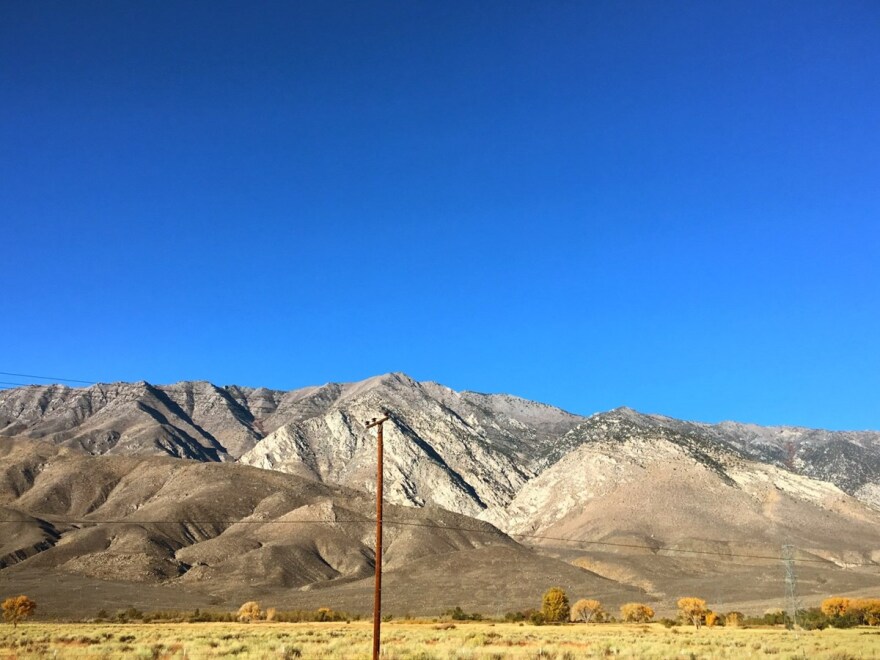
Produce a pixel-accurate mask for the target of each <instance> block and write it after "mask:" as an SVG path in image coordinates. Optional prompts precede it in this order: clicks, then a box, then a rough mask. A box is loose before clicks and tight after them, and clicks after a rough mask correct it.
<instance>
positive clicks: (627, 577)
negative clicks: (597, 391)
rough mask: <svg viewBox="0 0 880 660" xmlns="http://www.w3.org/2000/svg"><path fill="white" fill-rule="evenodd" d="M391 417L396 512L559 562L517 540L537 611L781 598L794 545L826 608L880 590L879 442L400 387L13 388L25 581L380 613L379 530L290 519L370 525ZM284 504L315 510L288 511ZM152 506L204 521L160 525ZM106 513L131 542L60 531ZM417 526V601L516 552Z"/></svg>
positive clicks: (14, 503) (402, 554) (0, 425)
mask: <svg viewBox="0 0 880 660" xmlns="http://www.w3.org/2000/svg"><path fill="white" fill-rule="evenodd" d="M381 411H387V413H388V415H389V416H390V421H389V422H388V423H387V424H386V425H385V450H386V453H385V470H386V491H385V492H386V497H387V499H388V501H389V502H391V503H393V504H398V505H406V506H404V507H402V508H398V509H395V513H394V515H396V516H400V517H401V518H402V519H407V516H410V517H411V518H410V519H411V520H413V521H418V520H422V518H421V517H423V516H429V518H430V519H431V520H433V519H434V517H436V516H440V515H442V516H453V515H459V516H462V517H461V518H458V519H455V520H457V523H456V525H457V526H463V527H466V528H467V529H471V528H470V527H468V525H472V524H476V525H485V524H486V522H488V523H491V524H492V525H495V526H497V527H498V528H499V529H501V530H503V531H504V532H506V533H508V534H512V535H514V538H515V539H517V540H519V541H520V542H521V543H523V544H526V545H529V546H532V547H534V548H536V549H537V550H538V552H537V554H536V553H533V552H532V551H531V550H527V549H526V548H523V547H522V546H521V545H518V544H516V543H513V542H512V541H511V540H510V539H506V543H507V544H506V545H505V544H504V543H503V542H502V543H501V546H503V552H504V553H507V555H508V557H507V560H504V561H509V562H512V565H513V564H515V565H516V566H517V567H518V568H517V570H518V571H519V574H521V575H522V576H531V577H530V579H531V580H532V581H531V582H528V581H525V578H523V581H520V582H521V584H519V586H520V587H522V589H524V590H525V591H528V592H529V593H531V592H536V593H539V592H540V589H541V588H542V587H544V586H546V579H547V575H550V574H554V573H553V571H556V573H555V574H557V575H559V576H560V578H559V581H560V583H563V582H564V581H567V582H566V584H571V585H575V584H583V583H584V580H585V579H587V578H589V579H591V580H596V579H599V576H601V577H603V578H605V579H606V580H607V582H606V583H602V584H605V585H606V586H607V585H608V584H613V585H614V588H615V589H617V590H618V591H620V590H623V591H620V593H629V594H630V595H632V593H633V592H632V591H629V592H627V591H626V590H633V589H634V590H636V591H637V592H639V593H642V596H644V597H651V598H654V599H658V600H661V601H662V599H664V598H672V597H673V596H674V594H675V593H676V590H679V589H680V588H681V585H682V584H693V585H694V587H695V588H697V587H700V585H701V584H703V582H701V580H704V581H705V583H707V584H708V583H711V584H713V585H725V584H726V585H728V586H727V587H725V588H727V589H728V590H729V593H730V595H731V597H732V596H733V595H736V594H738V595H739V597H740V598H742V599H745V600H748V599H760V598H762V597H764V595H766V593H774V591H773V590H774V589H775V588H776V587H773V586H772V585H773V584H775V582H776V581H778V575H776V573H774V571H775V570H776V568H775V567H773V566H772V564H775V561H774V560H773V558H774V557H776V556H778V554H779V549H780V546H781V545H782V544H789V543H790V544H794V545H795V546H796V547H797V548H798V550H799V552H800V556H801V557H802V561H803V562H804V567H803V571H804V572H803V573H802V575H803V576H805V577H803V578H802V580H801V584H802V586H803V588H804V590H805V592H807V593H809V592H812V593H815V594H824V593H827V592H828V589H830V588H831V585H834V586H835V589H836V590H838V591H842V590H847V589H856V588H859V587H866V586H869V585H871V584H874V583H875V582H878V580H875V579H874V577H876V575H875V574H876V570H874V571H873V572H872V567H873V568H876V565H877V564H878V563H880V550H878V548H880V512H878V509H880V499H878V493H880V433H876V432H851V433H840V432H827V431H812V430H808V429H799V428H793V427H777V428H765V427H758V426H753V425H746V424H738V423H733V422H727V423H723V424H716V425H709V424H701V423H694V422H686V421H680V420H675V419H671V418H668V417H662V416H658V415H644V414H640V413H637V412H635V411H633V410H630V409H627V408H619V409H616V410H612V411H610V412H605V413H598V414H596V415H592V416H590V417H581V416H577V415H572V414H570V413H567V412H565V411H562V410H559V409H556V408H553V407H551V406H547V405H543V404H538V403H534V402H530V401H526V400H523V399H519V398H517V397H512V396H507V395H486V394H477V393H473V392H455V391H453V390H451V389H449V388H447V387H444V386H442V385H439V384H436V383H430V382H425V383H419V382H416V381H413V380H412V379H410V378H408V377H407V376H405V375H403V374H387V375H385V376H379V377H376V378H371V379H368V380H366V381H362V382H359V383H347V384H337V383H330V384H327V385H324V386H320V387H308V388H304V389H300V390H294V391H291V392H279V391H273V390H267V389H252V388H244V387H236V386H230V387H217V386H214V385H212V384H210V383H204V382H184V383H178V384H175V385H167V386H155V385H150V384H148V383H131V384H124V383H118V384H113V385H94V386H92V387H89V388H82V389H71V388H67V387H62V386H30V387H23V388H18V389H13V390H6V391H2V392H0V441H2V442H4V443H6V444H4V445H3V446H5V447H6V448H7V449H6V450H5V452H6V454H5V456H3V457H2V460H0V489H5V490H2V491H0V492H3V493H5V495H4V496H3V497H5V499H3V500H2V502H3V503H4V504H3V505H4V506H6V512H5V515H6V516H7V518H6V522H4V523H3V524H4V525H5V526H6V530H7V532H8V535H7V536H4V543H3V546H2V547H0V553H2V559H0V565H5V566H7V567H8V568H6V569H4V575H6V576H7V577H9V578H12V577H14V576H16V575H18V576H19V578H21V579H24V578H25V577H26V576H27V575H33V574H34V573H33V571H34V570H37V569H39V570H42V568H43V567H46V568H49V567H52V568H51V569H52V570H58V571H63V572H64V574H65V575H67V576H68V578H67V579H70V578H69V576H71V575H75V576H79V577H78V579H81V580H92V579H100V580H103V581H104V582H106V581H108V580H117V579H118V580H122V582H120V584H123V583H125V584H130V583H131V581H132V580H141V581H142V583H144V584H147V583H150V584H152V583H156V584H166V583H175V584H178V583H179V584H187V585H189V584H190V583H193V584H196V583H198V584H202V582H203V581H204V583H205V584H211V585H221V586H220V587H216V589H219V591H216V590H215V593H221V592H222V593H231V592H232V590H234V589H235V588H236V587H235V585H239V586H240V585H241V584H250V585H252V586H254V587H255V588H256V587H259V588H261V589H270V588H271V586H270V585H271V584H277V585H284V586H285V587H288V588H290V587H292V588H296V589H302V588H308V589H311V588H313V587H314V585H319V584H321V585H331V586H330V587H328V588H329V589H331V590H332V591H333V593H334V594H335V597H336V598H338V599H342V600H343V601H344V602H350V603H352V604H353V605H352V606H357V607H360V606H361V605H363V603H364V602H366V601H365V599H367V598H368V589H366V588H365V587H364V585H363V584H361V582H362V581H363V580H364V576H365V575H366V574H368V573H369V572H370V570H371V568H370V566H371V564H370V561H371V559H370V554H369V547H370V545H369V542H368V536H369V533H370V532H369V528H368V526H367V527H364V528H363V529H362V530H360V531H359V532H358V533H357V534H355V535H354V536H352V531H351V528H348V527H345V528H340V529H334V528H333V527H332V526H330V527H328V526H326V525H325V524H324V523H321V524H320V525H317V524H306V523H302V525H304V526H301V527H297V526H292V522H290V521H287V522H279V521H282V519H284V517H285V516H286V515H288V514H290V512H291V511H295V512H296V515H297V516H304V517H315V518H322V517H330V518H332V517H333V516H340V517H344V516H348V515H351V513H352V511H354V512H355V513H357V515H362V516H366V517H369V512H370V510H371V505H370V502H371V498H370V493H371V492H373V491H374V488H375V485H374V484H375V474H374V470H375V436H374V432H369V433H368V432H366V431H365V429H364V422H365V421H366V420H368V419H370V418H372V417H375V416H377V415H378V414H380V412H381ZM3 438H5V440H4V439H3ZM52 452H56V453H52ZM163 456H164V458H162V457H163ZM170 457H176V458H187V459H192V460H188V461H179V460H175V459H174V458H170ZM62 459H63V460H62ZM193 461H196V462H195V463H194V462H193ZM61 465H63V466H66V467H63V468H62V467H58V466H61ZM71 466H75V469H74V468H73V467H71ZM247 466H251V467H247ZM253 468H263V469H262V470H255V469H253ZM56 470H58V471H59V472H57V475H58V476H57V477H56V476H53V475H56ZM134 475H137V478H135V476H134ZM154 475H159V476H154ZM242 475H247V478H246V479H245V478H244V476H242ZM243 479H245V481H246V482H247V484H248V485H243V484H244V481H242V480H243ZM53 484H56V485H53ZM57 484H63V486H59V485H57ZM250 484H256V485H255V486H253V488H256V490H253V489H252V488H251V485H250ZM154 486H155V489H154ZM273 489H275V490H277V489H281V490H282V491H284V492H288V493H291V492H293V493H298V495H296V496H293V495H276V496H274V498H275V499H273V496H272V495H271V493H272V492H274V491H273ZM285 489H286V490H285ZM132 493H135V494H136V495H135V494H132ZM304 493H307V494H308V496H305V495H304ZM276 500H277V501H276ZM216 502H223V503H224V505H227V504H228V503H232V505H233V506H232V509H231V511H232V512H233V517H234V518H235V520H237V521H239V522H237V523H236V524H230V525H225V524H224V525H221V526H219V527H217V526H208V527H202V526H200V525H198V524H197V523H196V521H198V520H214V519H215V518H216V516H219V515H220V512H219V511H218V510H217V509H216V508H215V503H216ZM273 502H275V504H273ZM276 504H277V506H276ZM212 507H214V508H212ZM444 510H445V511H446V512H449V513H442V511H444ZM152 511H161V512H163V514H162V515H171V516H172V517H173V518H174V519H175V520H182V521H189V522H188V523H186V524H183V523H181V524H179V525H177V526H176V527H175V526H171V527H168V526H163V525H156V524H152V523H150V524H147V523H149V516H150V514H151V512H152ZM93 512H94V513H95V515H96V516H97V515H98V514H99V513H100V515H103V516H113V517H121V519H122V520H123V521H124V522H125V523H126V524H128V522H129V520H130V521H131V522H132V526H131V527H125V526H122V527H104V528H101V526H98V525H95V526H92V525H82V526H79V527H77V528H76V529H74V527H73V526H70V525H68V526H67V527H64V526H63V525H61V522H60V521H61V520H62V518H63V516H64V515H76V516H86V517H88V516H89V515H92V513H93ZM206 512H208V513H206ZM264 513H265V514H266V515H267V516H268V517H267V518H265V519H263V518H256V519H255V518H254V516H261V515H263V514H264ZM291 515H292V514H291ZM138 516H147V517H146V518H144V517H140V518H139V517H138ZM236 516H237V517H236ZM464 516H467V517H464ZM245 518H247V521H246V522H242V521H243V520H244V519H245ZM474 519H478V520H474ZM444 520H445V519H444ZM450 520H451V519H450ZM53 521H54V522H53ZM479 521H486V522H479ZM120 524H121V523H120ZM298 524H299V523H298ZM294 529H295V530H296V534H295V535H296V537H297V539H298V540H296V541H295V542H293V541H291V540H290V532H291V531H293V530H294ZM418 529H419V528H418V527H415V528H414V529H411V530H408V533H407V534H403V533H402V532H401V536H400V539H398V540H397V541H396V542H395V543H394V544H393V549H392V548H389V555H388V556H387V557H386V559H387V561H388V562H389V564H390V565H391V566H392V567H394V568H395V570H397V571H398V573H397V576H398V577H397V578H396V579H399V580H400V585H401V588H402V589H403V591H402V592H401V593H404V592H407V591H408V589H405V588H404V586H405V585H410V586H412V588H413V589H415V591H413V593H428V592H430V591H431V590H432V589H435V590H436V589H437V588H438V587H436V585H442V584H448V580H447V579H446V578H445V577H444V576H442V575H440V574H439V573H438V572H437V571H438V570H439V569H438V567H439V566H442V565H444V564H445V563H448V562H449V561H452V560H451V559H450V558H451V557H459V555H458V554H457V553H459V552H464V549H463V548H462V547H460V545H457V544H459V543H464V545H465V546H467V547H468V548H470V549H471V550H475V549H479V552H478V553H476V554H474V555H473V557H477V556H479V557H482V559H480V561H477V560H473V561H471V560H470V559H469V560H468V562H470V563H468V564H467V566H468V568H465V565H464V564H461V574H462V575H464V574H465V573H467V574H468V575H470V577H471V579H473V580H476V581H479V579H486V580H489V579H490V577H488V576H489V575H490V574H491V572H492V571H495V570H497V566H499V565H501V564H503V563H504V561H503V560H501V559H499V556H500V555H499V554H498V553H499V552H502V551H501V550H497V551H496V550H494V549H490V550H486V549H484V548H482V547H479V548H478V545H479V544H478V543H477V540H476V539H474V538H470V537H468V536H467V534H466V535H465V537H464V539H458V538H454V537H448V536H445V535H442V534H441V535H440V536H425V535H423V534H419V533H417V530H418ZM114 530H115V531H114ZM310 530H311V531H310ZM358 534H360V536H358ZM404 537H405V538H407V539H408V540H407V541H403V540H402V539H403V538H404ZM438 550H439V554H438V552H437V551H438ZM468 552H470V550H468ZM450 553H452V554H450ZM755 556H757V557H763V559H753V558H754V557H755ZM768 558H770V560H771V561H770V563H769V564H768V562H767V559H768ZM484 560H485V562H488V563H480V562H481V561H484ZM560 560H561V561H560ZM455 561H457V560H455ZM547 562H549V563H547ZM554 562H555V563H554ZM719 562H721V563H720V564H719ZM19 564H20V565H19ZM493 565H494V566H496V569H486V570H489V571H490V572H489V573H485V572H482V571H484V569H485V568H486V566H493ZM560 566H567V567H568V568H566V569H561V568H560ZM575 566H578V567H581V568H575ZM456 567H457V568H458V565H456ZM720 567H721V568H720ZM582 569H588V571H589V572H587V573H584V572H583V571H582ZM566 570H568V571H574V572H573V573H566V572H565V571H566ZM547 571H550V572H549V573H547ZM559 571H562V572H559ZM578 571H581V572H578ZM866 571H867V572H866ZM230 576H231V577H230ZM427 576H432V577H430V580H428V577H427ZM480 576H482V578H480ZM563 576H564V577H565V580H563ZM585 576H586V577H585ZM724 576H727V577H724ZM762 576H763V577H762ZM872 576H874V577H872ZM227 578H228V580H227ZM725 580H726V581H725ZM872 580H874V582H872ZM359 581H360V582H359ZM223 585H225V586H223ZM432 585H434V586H432ZM597 585H598V583H597ZM416 586H417V587H418V588H417V589H416ZM214 588H215V587H213V586H212V589H214ZM449 588H450V589H452V587H451V586H450V587H449ZM488 588H489V586H488V583H487V589H488ZM591 588H596V589H598V588H600V587H599V586H595V585H594V587H591ZM719 588H720V587H719ZM224 590H225V591H224ZM441 591H442V590H441ZM453 591H454V590H453ZM525 591H522V593H525ZM463 592H465V593H466V592H467V589H463ZM444 593H445V592H444ZM450 593H453V592H450ZM518 593H519V592H518ZM441 596H442V594H441V593H440V592H438V595H437V598H441ZM346 599H348V600H346ZM404 602H409V601H404ZM467 602H469V601H467V600H461V602H460V603H459V604H465V603H467ZM470 602H473V603H474V604H475V605H474V606H477V601H476V600H472V601H470ZM480 602H482V601H480ZM453 604H454V603H453ZM484 605H485V603H484ZM484 605H480V606H481V607H482V606H484ZM489 606H490V607H491V606H492V604H491V603H490V604H489Z"/></svg>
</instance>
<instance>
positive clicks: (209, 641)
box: [0, 622, 880, 660]
mask: <svg viewBox="0 0 880 660" xmlns="http://www.w3.org/2000/svg"><path fill="white" fill-rule="evenodd" d="M382 629H383V657H386V658H397V659H401V660H403V659H412V660H416V659H420V660H428V659H431V658H437V659H438V660H439V659H444V660H445V659H454V660H484V659H485V660H489V659H492V660H495V659H498V660H500V659H502V658H542V659H551V658H555V659H557V660H564V659H574V658H608V657H622V658H688V659H693V658H767V657H769V658H780V659H783V658H784V659H788V658H828V659H834V660H849V659H853V660H855V659H856V658H874V657H877V656H880V632H878V631H877V630H876V629H874V630H872V629H868V628H853V629H849V630H836V629H827V630H822V631H812V632H799V633H797V634H795V633H791V632H787V631H785V630H781V629H758V628H754V629H741V628H703V629H701V630H699V631H697V630H694V629H693V628H684V627H676V628H672V629H666V628H663V627H662V626H660V625H659V624H650V625H620V624H602V625H592V626H590V625H569V626H540V627H536V626H531V625H528V624H526V625H522V626H521V625H519V624H515V623H514V624H511V623H498V624H491V623H484V622H483V623H458V622H456V623H455V625H454V626H453V625H452V624H450V623H443V622H441V623H433V622H425V623H413V622H391V623H387V624H383V627H382ZM371 635H372V629H371V626H370V624H369V623H367V622H353V623H349V624H346V623H296V624H294V623H256V624H238V623H190V624H185V623H181V624H175V623H171V624H169V623H161V624H113V623H106V624H73V623H24V624H20V625H19V626H18V628H16V629H14V628H12V626H9V625H5V626H3V627H2V628H0V658H21V659H25V658H45V657H59V658H157V659H158V658H169V659H170V658H215V657H236V658H343V659H346V658H350V659H352V660H355V659H361V658H368V657H369V656H370V649H371V639H372V638H371Z"/></svg>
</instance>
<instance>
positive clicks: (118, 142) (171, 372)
mask: <svg viewBox="0 0 880 660" xmlns="http://www.w3.org/2000/svg"><path fill="white" fill-rule="evenodd" d="M0 219H2V220H0V221H2V234H0V237H2V246H3V249H2V256H3V269H2V291H3V295H2V301H3V315H2V322H0V370H2V371H9V372H23V373H32V374H48V375H52V376H61V377H67V378H82V379H86V380H101V381H109V380H139V379H146V380H148V381H151V382H156V383H166V382H173V381H177V380H183V379H207V380H211V381H213V382H215V383H218V384H228V383H238V384H245V385H265V386H269V387H275V388H294V387H299V386H304V385H308V384H318V383H323V382H327V381H331V380H335V381H346V380H356V379H361V378H365V377H367V376H370V375H374V374H377V373H383V372H387V371H404V372H406V373H408V374H410V375H411V376H413V377H414V378H417V379H419V380H436V381H439V382H442V383H444V384H447V385H449V386H451V387H454V388H457V389H474V390H479V391H490V392H510V393H513V394H518V395H521V396H525V397H528V398H532V399H537V400H541V401H546V402H549V403H553V404H556V405H559V406H562V407H564V408H567V409H569V410H572V411H575V412H581V413H591V412H594V411H597V410H603V409H608V408H612V407H615V406H619V405H628V406H632V407H634V408H636V409H639V410H642V411H645V412H659V413H664V414H668V415H673V416H676V417H683V418H689V419H698V420H705V421H718V420H723V419H737V420H741V421H752V422H758V423H766V424H775V423H792V424H801V425H807V426H820V427H826V428H839V429H842V428H852V429H862V428H874V429H878V428H880V262H878V253H880V4H878V3H877V2H873V1H864V2H861V1H858V0H854V1H850V2H841V3H838V2H830V1H829V2H821V3H820V2H808V1H798V2H763V1H757V2H741V1H736V2H703V1H699V2H644V3H643V2H629V1H624V2H617V1H614V2H508V1H504V2H488V1H481V2H471V3H466V2H411V1H408V0H407V1H404V0H401V1H399V2H393V3H386V2H359V1H358V2H315V3H305V2H277V3H271V2H265V3H264V2H260V3H251V2H237V3H229V2H216V1H213V0H212V1H211V2H201V3H186V2H166V3H156V2H144V1H142V2H100V3H99V2H54V3H53V2H25V1H18V2H11V1H9V2H3V3H2V4H0ZM2 379H3V380H8V381H15V380H22V379H14V378H9V377H3V378H2ZM25 380H26V379H25Z"/></svg>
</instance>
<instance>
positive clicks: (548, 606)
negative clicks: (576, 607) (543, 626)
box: [541, 587, 571, 623]
mask: <svg viewBox="0 0 880 660" xmlns="http://www.w3.org/2000/svg"><path fill="white" fill-rule="evenodd" d="M541 614H542V615H543V616H544V621H546V622H547V623H562V622H563V621H568V617H569V615H570V614H571V610H570V609H569V606H568V596H566V595H565V591H563V590H562V589H561V588H560V587H552V588H551V589H548V590H547V592H546V593H545V594H544V598H543V599H542V600H541Z"/></svg>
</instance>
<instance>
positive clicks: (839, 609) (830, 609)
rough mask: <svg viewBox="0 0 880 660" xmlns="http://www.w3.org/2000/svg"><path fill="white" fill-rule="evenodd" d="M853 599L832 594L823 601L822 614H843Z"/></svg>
mask: <svg viewBox="0 0 880 660" xmlns="http://www.w3.org/2000/svg"><path fill="white" fill-rule="evenodd" d="M851 603H852V601H850V599H849V598H842V597H841V596H832V597H831V598H826V599H825V600H823V601H822V614H824V615H825V616H843V615H844V614H846V612H847V610H848V609H849V608H850V605H851Z"/></svg>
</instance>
